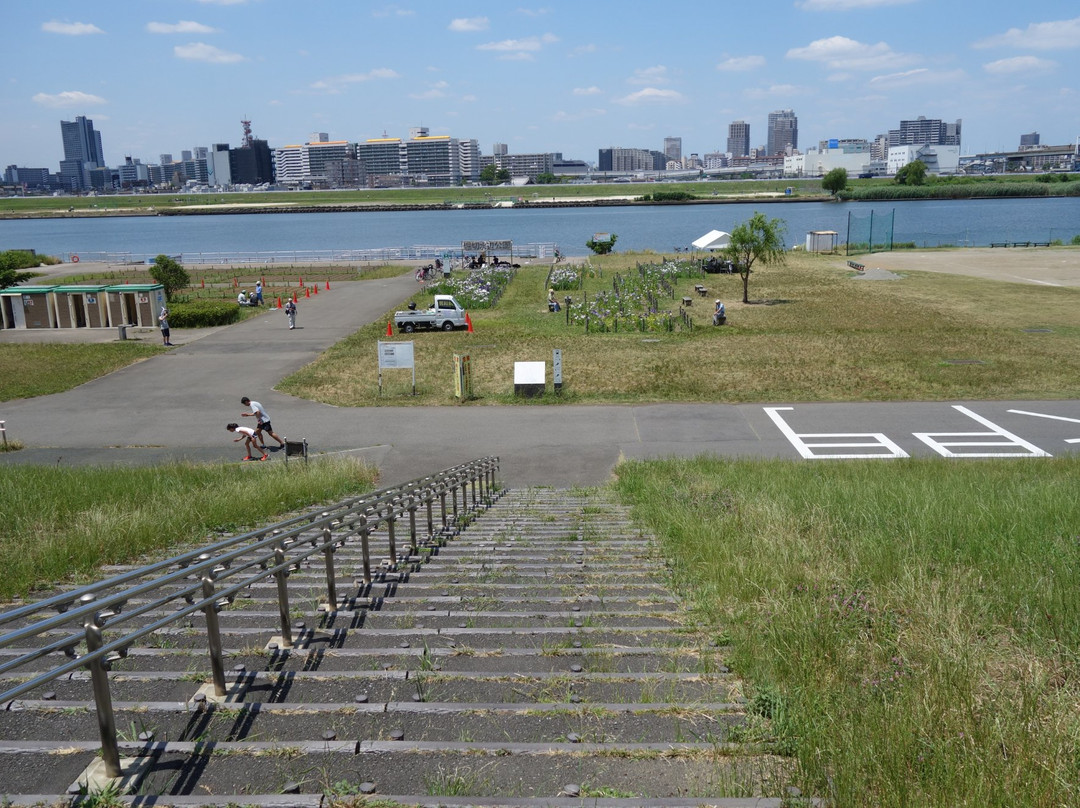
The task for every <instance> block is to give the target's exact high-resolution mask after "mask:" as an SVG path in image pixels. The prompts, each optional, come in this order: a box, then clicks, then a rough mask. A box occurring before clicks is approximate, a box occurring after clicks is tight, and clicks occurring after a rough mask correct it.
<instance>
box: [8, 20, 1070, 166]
mask: <svg viewBox="0 0 1080 808" xmlns="http://www.w3.org/2000/svg"><path fill="white" fill-rule="evenodd" d="M0 10H2V12H3V13H2V14H0V34H2V36H3V43H4V44H3V47H2V49H0V64H2V66H3V74H2V76H0V82H2V84H0V87H2V89H0V110H2V111H3V113H2V115H0V167H2V166H6V165H9V164H12V163H15V164H18V165H21V166H37V167H47V168H50V169H51V170H54V171H55V170H56V169H57V166H58V163H59V161H60V159H61V158H62V157H63V153H62V152H63V149H62V146H61V139H60V126H59V121H60V120H61V119H64V120H71V119H73V118H74V117H75V116H76V115H86V116H87V117H89V118H92V119H93V121H94V124H95V127H96V128H97V129H98V130H99V131H100V132H101V133H102V141H103V145H104V148H105V158H106V160H107V161H108V162H109V163H110V164H111V165H115V164H117V163H118V162H120V161H122V160H123V158H124V156H125V155H131V156H134V157H139V158H141V159H142V160H143V161H144V162H157V161H158V155H159V154H161V153H172V154H173V155H174V156H175V157H177V158H179V155H180V151H181V150H182V149H188V148H191V147H192V146H196V145H209V144H211V143H223V142H227V143H231V144H233V145H237V144H238V143H239V141H240V140H241V136H242V132H241V126H240V121H241V119H243V118H249V119H250V120H251V121H252V128H253V130H254V134H255V136H256V137H261V138H265V139H266V140H268V141H269V143H270V145H271V147H274V146H283V145H287V144H292V143H302V142H304V141H306V140H307V139H308V136H309V135H310V134H311V133H312V132H319V131H321V132H327V133H329V135H330V137H331V139H348V140H364V139H366V138H369V137H380V136H382V135H383V134H384V133H386V134H387V135H389V136H391V137H405V136H407V135H408V130H409V128H410V127H414V126H426V127H428V128H429V129H430V131H431V133H432V134H449V135H453V136H454V137H458V138H462V139H465V138H475V139H476V140H478V141H479V143H480V149H481V151H482V152H483V153H485V154H490V153H491V150H492V143H495V142H502V143H507V144H508V145H509V147H510V151H511V152H512V153H524V152H548V151H561V152H563V154H564V155H565V156H566V157H570V158H578V159H584V160H588V161H590V162H594V161H595V160H596V159H597V150H598V149H599V148H602V147H606V146H624V147H635V148H650V149H661V148H662V147H663V139H664V137H666V136H679V137H682V139H683V152H684V153H686V154H688V153H690V152H697V153H698V154H704V153H706V152H711V151H724V150H726V145H727V126H728V124H729V123H730V122H731V121H733V120H736V119H742V120H745V121H747V122H748V123H749V124H750V132H751V142H752V144H754V145H759V144H764V143H765V139H766V116H767V115H768V113H769V112H770V111H772V110H776V109H793V110H794V111H795V113H796V115H797V116H798V118H799V144H800V147H806V146H812V145H815V144H816V143H817V142H818V140H821V139H824V138H830V137H839V138H845V137H865V138H872V137H874V136H875V135H876V134H878V133H881V132H885V131H887V130H888V129H890V128H896V127H897V126H898V124H899V121H900V119H901V118H913V117H916V116H918V115H925V116H926V117H928V118H941V119H944V120H947V121H953V120H956V119H957V118H962V119H963V122H964V125H963V152H964V153H974V152H976V151H986V150H995V149H1002V148H1010V149H1011V148H1015V147H1016V146H1017V144H1018V143H1019V140H1020V135H1021V134H1022V133H1025V132H1031V131H1038V132H1039V133H1040V134H1041V137H1042V142H1043V143H1044V144H1052V145H1057V144H1061V143H1074V142H1075V141H1076V138H1077V136H1078V135H1080V86H1078V85H1080V79H1078V76H1080V6H1078V5H1077V3H1076V2H1075V0H1069V2H1059V1H1058V0H1043V2H1040V3H1033V4H1026V3H1015V2H1008V3H1006V2H1000V0H987V2H979V3H974V2H955V1H954V0H937V2H935V1H934V0H786V1H783V2H773V0H760V1H759V2H757V3H738V4H736V3H727V2H715V0H714V2H694V1H693V0H691V1H689V2H683V3H678V4H676V5H674V6H668V5H665V4H656V3H653V4H636V3H628V2H625V1H624V2H607V0H598V1H595V2H594V0H580V1H579V2H573V3H571V2H564V0H548V2H540V0H522V2H520V3H518V2H515V0H510V2H499V3H494V2H427V1H426V0H415V1H413V2H410V0H400V2H394V3H383V2H373V3H367V2H343V1H342V0H321V2H297V0H292V1H291V2H285V0H95V2H90V3H88V2H85V0H82V1H81V2H67V1H66V0H57V1H55V2H52V1H50V0H34V2H25V1H24V0H0Z"/></svg>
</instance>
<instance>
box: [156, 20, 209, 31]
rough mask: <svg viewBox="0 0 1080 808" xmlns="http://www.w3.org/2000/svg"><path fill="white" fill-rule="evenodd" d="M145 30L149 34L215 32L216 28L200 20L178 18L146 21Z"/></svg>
mask: <svg viewBox="0 0 1080 808" xmlns="http://www.w3.org/2000/svg"><path fill="white" fill-rule="evenodd" d="M146 30H147V31H149V32H150V33H151V34H216V33H218V29H217V28H211V27H210V26H209V25H203V24H202V23H201V22H192V21H191V20H180V22H148V23H147V24H146Z"/></svg>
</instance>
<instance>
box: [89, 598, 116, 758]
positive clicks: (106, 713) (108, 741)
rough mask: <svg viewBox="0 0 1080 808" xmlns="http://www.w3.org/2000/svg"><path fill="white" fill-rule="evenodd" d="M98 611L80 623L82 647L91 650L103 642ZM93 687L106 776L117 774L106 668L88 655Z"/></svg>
mask: <svg viewBox="0 0 1080 808" xmlns="http://www.w3.org/2000/svg"><path fill="white" fill-rule="evenodd" d="M99 619H100V617H99V615H94V617H93V619H91V620H88V621H87V622H86V624H85V625H84V626H83V627H84V628H85V629H86V651H87V654H92V653H94V652H95V651H97V650H98V649H99V648H101V646H102V645H104V644H105V641H104V637H103V636H102V631H101V626H100V625H98V622H97V621H98V620H99ZM87 667H88V668H89V669H90V680H91V683H92V685H93V689H94V706H95V707H96V708H97V719H98V732H99V733H100V735H101V759H102V761H103V762H104V763H105V774H106V776H107V777H119V776H120V775H121V774H122V773H123V772H122V770H121V769H120V748H119V746H118V745H117V743H116V716H115V715H113V707H112V695H111V694H110V693H109V668H108V666H107V664H106V662H105V660H104V659H103V658H102V657H97V658H95V659H92V660H91V661H90V663H89V664H88V665H87Z"/></svg>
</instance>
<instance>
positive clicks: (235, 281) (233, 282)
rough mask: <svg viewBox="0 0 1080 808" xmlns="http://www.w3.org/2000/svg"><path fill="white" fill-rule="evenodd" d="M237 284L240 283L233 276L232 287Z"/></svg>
mask: <svg viewBox="0 0 1080 808" xmlns="http://www.w3.org/2000/svg"><path fill="white" fill-rule="evenodd" d="M239 285H240V284H239V283H237V280H236V278H233V279H232V288H233V289H235V288H236V287H238V286H239Z"/></svg>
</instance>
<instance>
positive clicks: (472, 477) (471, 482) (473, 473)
mask: <svg viewBox="0 0 1080 808" xmlns="http://www.w3.org/2000/svg"><path fill="white" fill-rule="evenodd" d="M477 476H478V472H477V470H476V468H475V467H473V469H472V470H471V471H470V472H469V487H470V488H471V489H472V509H473V510H474V511H475V510H476V504H477V500H476V478H477Z"/></svg>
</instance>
